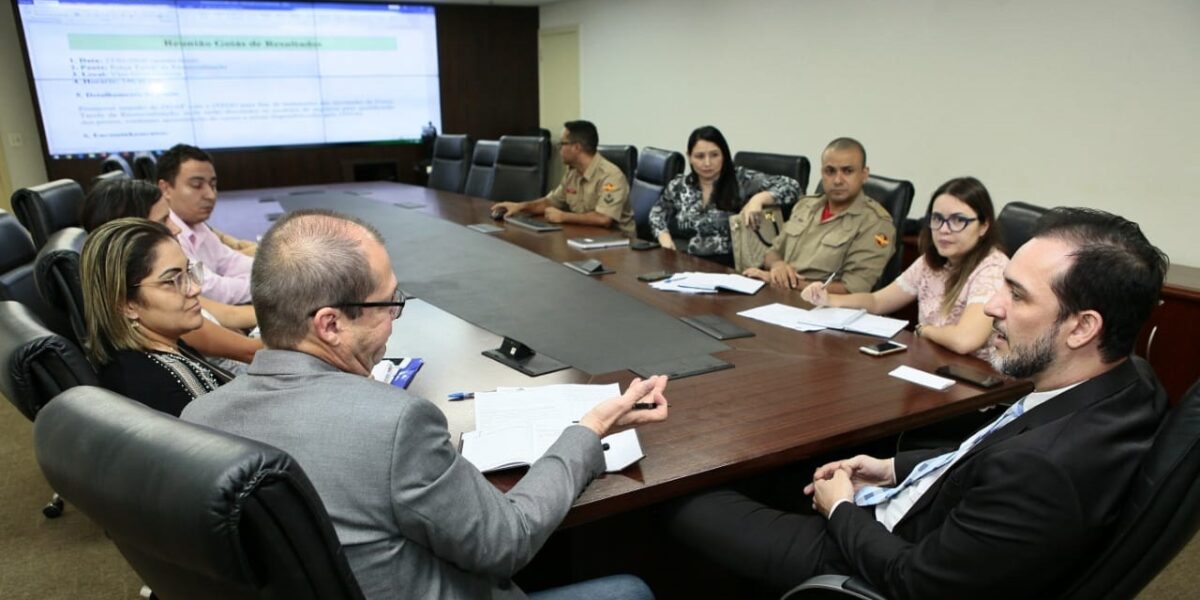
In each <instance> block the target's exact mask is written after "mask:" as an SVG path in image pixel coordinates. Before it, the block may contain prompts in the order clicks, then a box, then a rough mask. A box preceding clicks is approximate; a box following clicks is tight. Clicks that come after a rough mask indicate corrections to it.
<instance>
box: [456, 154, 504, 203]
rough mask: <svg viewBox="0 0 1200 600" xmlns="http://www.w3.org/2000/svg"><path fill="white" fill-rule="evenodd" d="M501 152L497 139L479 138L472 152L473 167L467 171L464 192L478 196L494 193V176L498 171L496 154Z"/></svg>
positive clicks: (488, 195)
mask: <svg viewBox="0 0 1200 600" xmlns="http://www.w3.org/2000/svg"><path fill="white" fill-rule="evenodd" d="M499 152H500V142H498V141H496V140H479V141H478V142H476V143H475V149H474V150H473V151H472V152H471V169H470V170H469V171H467V184H466V185H465V186H464V187H463V193H464V194H466V195H468V196H474V197H476V198H490V197H491V195H492V177H493V176H494V175H495V173H496V154H498V153H499Z"/></svg>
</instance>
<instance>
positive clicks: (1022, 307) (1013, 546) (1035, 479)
mask: <svg viewBox="0 0 1200 600" xmlns="http://www.w3.org/2000/svg"><path fill="white" fill-rule="evenodd" d="M1166 267H1167V260H1166V256H1164V255H1163V254H1162V253H1161V252H1160V251H1159V250H1158V249H1157V248H1155V247H1154V246H1152V245H1151V244H1150V243H1149V241H1148V240H1146V238H1145V236H1144V235H1142V233H1141V231H1140V229H1139V228H1138V226H1137V225H1136V224H1134V223H1131V222H1129V221H1126V220H1125V219H1122V218H1120V217H1117V216H1113V215H1110V214H1107V213H1103V212H1099V211H1092V210H1085V209H1056V210H1054V211H1051V212H1050V213H1049V214H1048V215H1047V216H1046V217H1045V218H1044V219H1043V220H1042V221H1041V222H1040V224H1039V230H1038V233H1037V234H1036V235H1035V237H1034V238H1033V239H1032V240H1030V241H1029V242H1028V243H1027V244H1025V245H1024V246H1022V247H1021V249H1020V250H1019V251H1018V252H1017V253H1016V255H1015V256H1014V257H1013V260H1012V262H1011V263H1010V264H1009V266H1008V268H1007V269H1006V270H1005V274H1004V277H1005V286H1004V288H1002V289H1001V290H1000V291H999V292H997V294H996V295H995V296H994V297H993V298H992V299H991V301H990V302H989V303H988V304H987V307H986V309H985V310H986V312H987V314H988V315H990V316H991V317H992V318H993V319H994V324H993V329H994V336H993V344H994V345H995V349H996V351H995V357H994V359H993V366H995V367H996V368H997V369H998V370H1000V371H1002V372H1004V373H1005V374H1008V375H1011V376H1014V377H1020V378H1028V379H1030V380H1032V381H1033V383H1034V388H1035V391H1034V392H1033V393H1031V394H1030V395H1028V396H1026V397H1024V398H1022V399H1020V401H1018V402H1017V403H1015V404H1014V405H1013V407H1012V408H1010V409H1009V410H1008V411H1006V412H1005V414H1004V415H1002V416H1001V417H1000V418H999V419H998V420H997V421H996V422H993V423H991V424H989V425H988V426H986V427H984V428H983V429H981V430H980V431H979V432H977V433H976V434H975V435H973V436H971V437H970V438H968V439H967V440H966V441H964V442H963V443H962V445H961V446H959V447H958V448H947V449H943V450H938V451H920V452H909V453H901V454H899V455H897V456H896V457H894V458H892V459H886V460H883V459H878V458H873V457H870V456H861V455H860V456H855V457H853V458H850V459H847V460H842V461H836V462H833V463H829V464H827V465H824V466H822V467H820V468H818V469H817V470H816V472H815V473H814V475H813V481H812V483H810V484H809V485H808V486H807V487H806V488H805V490H804V491H805V493H806V494H810V495H811V496H812V498H811V505H812V508H814V509H815V510H816V512H817V513H819V514H811V513H810V514H800V513H797V512H787V511H781V510H777V509H775V508H772V507H769V506H766V505H764V504H762V503H760V502H758V501H756V500H753V499H751V498H749V497H747V496H746V495H744V494H742V493H740V492H738V491H733V490H722V491H717V492H712V493H709V494H705V495H701V496H697V497H694V498H692V499H689V500H687V501H685V502H684V503H683V504H682V505H681V506H680V507H679V509H678V511H677V512H676V513H675V514H674V515H673V518H672V521H671V527H672V530H673V532H674V533H675V534H676V535H677V536H678V537H679V538H681V539H683V540H684V541H685V542H687V543H689V544H690V545H692V546H694V547H695V548H697V549H698V550H699V551H700V552H702V553H704V554H707V555H708V556H709V557H710V558H712V559H713V560H715V561H717V562H719V563H722V564H725V565H726V566H728V567H730V568H732V569H734V570H735V571H737V572H739V573H740V574H741V575H743V576H745V577H749V578H752V579H755V580H757V581H760V582H762V583H765V584H767V585H769V586H772V587H775V588H782V589H786V588H788V587H790V586H793V585H795V584H798V583H800V582H802V581H803V580H805V579H807V578H808V577H810V576H812V575H817V574H821V573H827V572H835V573H844V574H852V575H857V576H859V577H860V578H863V579H865V580H867V581H869V582H870V583H871V584H872V585H874V586H875V587H877V588H878V589H880V590H881V591H882V592H883V593H884V594H885V595H887V596H888V597H890V598H897V599H898V598H933V597H953V598H962V597H972V598H985V597H1016V598H1020V597H1035V596H1036V597H1041V596H1053V595H1054V594H1055V593H1056V592H1059V591H1061V589H1062V587H1063V586H1065V585H1067V584H1069V583H1070V581H1071V577H1072V575H1074V574H1075V573H1078V571H1079V570H1080V569H1081V568H1082V566H1083V565H1085V564H1086V563H1087V561H1088V560H1089V559H1090V558H1091V557H1093V556H1094V555H1095V553H1096V552H1098V551H1099V549H1100V548H1102V547H1103V544H1104V542H1105V540H1106V537H1107V535H1108V533H1109V531H1110V528H1111V525H1112V524H1113V522H1114V520H1115V519H1116V516H1117V514H1118V513H1119V511H1120V507H1121V504H1122V502H1123V501H1124V498H1125V494H1126V490H1127V489H1128V487H1129V485H1130V484H1131V482H1132V478H1133V474H1134V472H1135V470H1136V468H1137V465H1138V463H1139V462H1140V459H1141V457H1142V455H1143V453H1144V452H1145V451H1146V450H1147V449H1148V448H1149V446H1150V443H1151V440H1152V438H1153V436H1154V432H1155V430H1156V428H1157V425H1158V423H1159V421H1160V420H1161V418H1162V415H1163V414H1164V412H1165V411H1166V397H1165V394H1164V393H1163V391H1162V388H1161V386H1159V385H1158V381H1157V379H1156V378H1155V377H1154V374H1153V372H1152V371H1151V370H1150V369H1149V367H1148V365H1146V363H1145V362H1144V361H1141V360H1140V359H1136V358H1132V357H1131V354H1132V352H1133V345H1134V341H1135V339H1136V337H1137V334H1138V331H1139V329H1140V328H1141V325H1142V323H1143V321H1144V320H1145V319H1146V318H1147V316H1148V315H1149V314H1150V311H1151V309H1152V308H1153V307H1154V305H1155V304H1156V302H1157V299H1158V293H1159V290H1160V289H1161V287H1162V281H1163V276H1164V274H1165V271H1166ZM804 502H805V503H806V504H807V503H809V502H810V501H809V500H807V499H806V500H805V501H804Z"/></svg>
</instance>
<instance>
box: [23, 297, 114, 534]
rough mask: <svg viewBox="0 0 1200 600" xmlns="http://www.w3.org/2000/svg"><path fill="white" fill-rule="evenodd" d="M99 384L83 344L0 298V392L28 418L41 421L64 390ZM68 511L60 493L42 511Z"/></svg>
mask: <svg viewBox="0 0 1200 600" xmlns="http://www.w3.org/2000/svg"><path fill="white" fill-rule="evenodd" d="M97 384H98V381H97V379H96V373H95V372H94V371H92V366H91V365H90V364H89V363H88V361H87V358H86V357H85V356H84V354H83V351H82V350H80V348H79V346H76V345H75V344H74V343H73V342H71V341H70V340H68V339H67V338H64V337H62V336H60V335H57V334H55V333H54V332H52V331H50V330H48V329H46V328H45V327H43V326H42V324H41V322H39V321H38V319H37V317H36V316H34V315H33V313H31V312H30V311H29V309H28V308H26V307H25V306H24V305H22V304H21V303H19V302H0V392H3V393H4V396H5V397H6V398H8V401H9V402H11V403H12V405H13V406H15V407H16V408H17V410H18V411H20V412H21V414H22V415H25V418H27V419H29V420H30V421H34V422H35V423H36V422H37V421H36V419H37V417H38V414H39V413H40V411H41V410H42V408H43V407H45V406H46V404H47V403H49V402H50V400H51V399H52V398H54V397H55V396H57V395H58V394H60V393H62V392H63V391H65V390H67V389H70V388H72V387H75V386H79V385H97ZM51 487H53V485H51ZM56 489H57V488H56ZM62 510H63V503H62V499H61V498H59V497H58V494H55V495H54V497H53V498H52V499H51V500H50V503H49V504H47V505H46V506H45V507H43V508H42V514H43V515H45V516H46V517H47V518H50V519H53V518H54V517H57V516H59V515H61V514H62Z"/></svg>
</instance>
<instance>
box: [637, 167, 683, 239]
mask: <svg viewBox="0 0 1200 600" xmlns="http://www.w3.org/2000/svg"><path fill="white" fill-rule="evenodd" d="M682 172H683V155H682V154H680V153H678V152H672V151H670V150H663V149H662V148H654V147H652V146H647V147H645V148H642V153H641V156H639V157H638V161H637V171H635V172H634V175H633V183H632V184H631V185H630V186H629V204H630V206H632V207H633V221H634V223H636V224H637V234H638V237H640V238H642V239H644V240H651V241H654V234H653V233H652V232H651V231H650V209H652V208H654V205H655V203H657V202H658V199H659V197H661V196H662V193H663V189H664V188H666V187H667V184H668V183H670V182H671V180H672V179H675V177H677V176H678V175H679V174H680V173H682Z"/></svg>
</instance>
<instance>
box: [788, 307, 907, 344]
mask: <svg viewBox="0 0 1200 600" xmlns="http://www.w3.org/2000/svg"><path fill="white" fill-rule="evenodd" d="M804 312H805V313H806V314H805V315H804V316H803V317H802V318H803V319H804V320H805V321H807V322H809V323H811V324H813V325H823V326H825V327H828V328H830V329H841V330H843V331H853V332H855V333H863V334H866V335H873V336H877V337H882V338H890V337H892V336H894V335H896V334H897V333H900V330H902V329H904V327H905V326H906V325H908V321H905V320H903V319H893V318H891V317H881V316H879V315H873V314H871V313H869V312H867V311H865V310H863V309H861V308H837V307H833V306H822V307H820V308H814V309H812V310H807V311H804Z"/></svg>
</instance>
